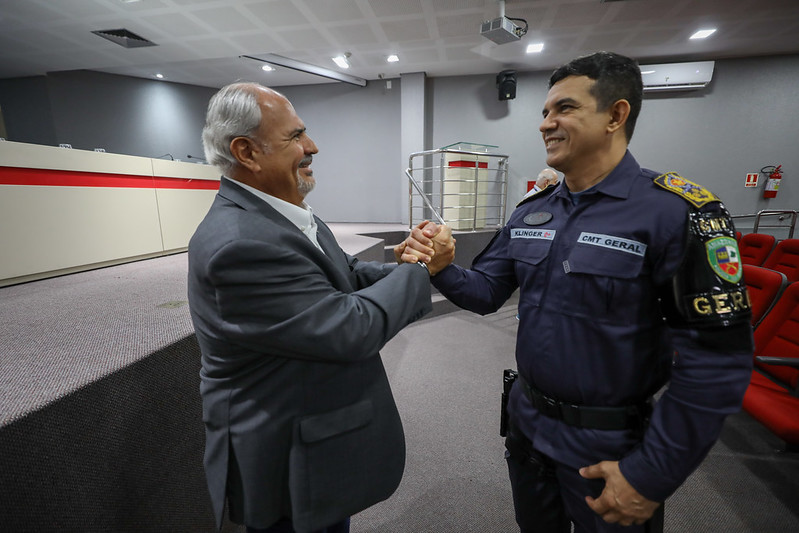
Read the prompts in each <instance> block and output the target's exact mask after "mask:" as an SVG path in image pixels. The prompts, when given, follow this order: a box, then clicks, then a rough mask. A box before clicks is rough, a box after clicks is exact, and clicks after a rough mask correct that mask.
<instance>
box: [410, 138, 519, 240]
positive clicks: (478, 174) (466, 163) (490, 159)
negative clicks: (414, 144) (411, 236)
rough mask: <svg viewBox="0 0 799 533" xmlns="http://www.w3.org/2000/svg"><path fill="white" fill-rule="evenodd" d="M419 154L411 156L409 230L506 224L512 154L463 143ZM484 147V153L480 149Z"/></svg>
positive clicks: (472, 228)
mask: <svg viewBox="0 0 799 533" xmlns="http://www.w3.org/2000/svg"><path fill="white" fill-rule="evenodd" d="M463 145H466V146H467V147H478V149H476V150H475V149H473V150H461V149H454V148H451V147H445V148H439V149H436V150H426V151H423V152H415V153H412V154H411V155H410V157H409V158H408V168H407V169H406V170H405V175H406V176H407V178H408V181H409V185H408V219H409V222H410V226H411V227H413V226H414V225H415V224H416V223H418V222H421V221H422V220H436V221H437V222H438V223H443V224H447V225H449V226H450V227H452V229H454V230H461V231H475V230H481V229H493V228H497V227H501V226H503V225H504V224H505V209H506V199H507V192H508V156H507V155H504V154H496V153H491V152H489V151H488V149H490V148H495V147H494V146H486V145H474V144H467V143H459V144H458V145H452V146H463ZM481 148H482V149H481Z"/></svg>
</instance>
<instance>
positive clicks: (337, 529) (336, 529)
mask: <svg viewBox="0 0 799 533" xmlns="http://www.w3.org/2000/svg"><path fill="white" fill-rule="evenodd" d="M247 533H294V527H292V524H291V520H289V519H287V518H283V519H281V520H280V521H279V522H277V523H276V524H272V525H271V526H269V527H268V528H266V529H256V528H254V527H248V528H247ZM314 533H350V519H349V518H347V519H344V520H342V521H341V522H338V523H336V524H333V525H330V526H327V527H326V528H324V529H320V530H319V531H314Z"/></svg>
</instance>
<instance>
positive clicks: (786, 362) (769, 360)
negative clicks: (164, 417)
mask: <svg viewBox="0 0 799 533" xmlns="http://www.w3.org/2000/svg"><path fill="white" fill-rule="evenodd" d="M755 359H756V360H757V362H758V363H765V364H767V365H777V366H791V367H794V368H799V357H768V356H765V355H758V356H757V357H755Z"/></svg>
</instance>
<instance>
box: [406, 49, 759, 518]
mask: <svg viewBox="0 0 799 533" xmlns="http://www.w3.org/2000/svg"><path fill="white" fill-rule="evenodd" d="M549 87H550V89H549V93H548V95H547V99H546V102H545V104H544V108H543V121H542V123H541V125H540V128H539V129H540V131H541V133H542V136H543V140H544V144H545V147H546V152H547V164H548V165H549V166H551V167H553V168H555V169H557V170H559V171H560V172H562V173H563V175H564V179H563V182H562V183H561V184H559V185H558V186H556V187H549V188H547V189H544V190H543V191H541V192H540V193H538V194H535V195H533V196H531V197H529V198H526V199H525V200H523V201H522V202H521V203H520V204H519V206H518V208H517V209H516V210H515V212H514V213H513V214H512V216H511V217H510V220H509V222H508V224H507V225H506V226H505V227H504V228H503V229H502V230H500V231H499V232H497V234H496V236H495V237H494V239H493V240H492V241H491V243H490V244H489V245H488V246H487V247H486V249H485V250H484V251H483V252H482V253H481V254H480V255H479V256H478V257H477V258H476V259H475V261H474V264H473V265H472V268H471V269H469V270H466V269H463V268H460V267H458V266H455V265H449V266H447V267H446V268H444V269H443V270H441V271H440V272H439V273H438V274H437V275H436V276H434V277H433V278H432V280H433V284H434V285H435V287H436V288H437V289H438V290H439V291H441V292H442V293H443V294H444V295H445V296H446V297H447V298H449V299H450V300H451V301H453V302H455V303H456V304H458V305H459V306H461V307H463V308H465V309H468V310H471V311H474V312H477V313H481V314H486V313H491V312H493V311H495V310H497V309H498V308H499V307H500V306H501V305H502V304H503V303H504V302H505V301H506V300H507V299H508V297H510V296H511V294H512V293H513V292H514V291H515V290H516V289H517V288H518V289H519V290H520V297H519V320H520V323H519V331H518V339H517V347H516V361H517V365H518V373H519V379H518V380H516V382H515V384H514V386H513V388H512V390H511V394H510V399H509V403H508V412H509V419H510V424H509V426H510V427H509V430H508V436H507V440H506V447H507V450H508V451H507V454H506V456H507V460H508V468H509V473H510V480H511V485H512V488H513V499H514V506H515V509H516V520H517V522H518V524H519V526H520V528H521V531H522V532H531V531H536V532H553V533H561V532H563V533H566V532H568V531H569V529H570V522H573V523H574V525H575V531H577V532H584V531H629V532H635V531H653V530H657V529H658V527H662V506H661V503H662V502H663V501H664V500H665V499H666V498H667V497H668V496H669V495H671V494H672V493H673V492H674V491H675V490H676V489H677V488H678V487H679V486H680V485H681V484H682V483H683V482H684V481H685V479H686V478H687V477H688V476H689V475H690V473H691V472H692V471H693V470H694V469H695V468H696V467H697V466H698V465H699V464H700V463H701V461H702V460H703V459H704V457H705V456H706V454H707V453H708V451H709V450H710V448H711V447H712V446H713V444H714V442H715V441H716V440H717V438H718V436H719V433H720V431H721V427H722V424H723V422H724V419H725V417H726V416H727V415H728V414H730V413H734V412H736V411H738V409H739V408H740V405H741V401H742V398H743V394H744V391H745V389H746V387H747V385H748V382H749V376H750V372H751V361H752V336H751V327H750V325H749V319H750V309H749V301H748V297H747V293H746V290H745V285H744V282H743V279H742V276H741V270H742V269H741V265H740V263H739V262H738V257H737V246H736V241H735V232H734V228H733V225H732V221H731V219H730V216H729V213H728V212H727V210H726V209H725V208H724V206H723V205H722V203H721V202H720V201H719V199H718V198H717V197H716V196H715V195H713V194H712V193H711V192H709V191H707V190H706V189H704V188H702V187H700V186H698V185H696V184H694V183H692V182H690V181H688V180H686V179H684V178H682V177H680V176H678V175H676V174H674V173H669V174H662V175H659V173H657V172H653V171H651V170H647V169H643V168H641V167H640V166H639V165H638V163H637V162H636V160H635V159H634V158H633V156H632V155H631V154H630V152H629V151H628V150H627V146H628V144H629V141H630V138H631V136H632V134H633V130H634V127H635V121H636V118H637V116H638V113H639V111H640V108H641V101H642V83H641V73H640V70H639V68H638V66H637V65H636V63H635V62H634V61H633V60H631V59H629V58H626V57H623V56H619V55H617V54H612V53H607V52H600V53H597V54H593V55H591V56H587V57H583V58H578V59H576V60H574V61H572V62H570V63H569V64H567V65H565V66H563V67H560V68H559V69H557V70H556V71H555V72H554V74H553V75H552V77H551V79H550V84H549ZM438 231H439V230H438V227H437V226H436V225H434V224H430V225H428V226H427V227H425V228H424V229H423V230H415V231H414V232H413V233H412V236H411V237H410V238H409V239H408V240H407V241H406V242H405V243H403V244H401V245H400V246H399V247H398V249H397V252H398V253H404V255H403V258H404V260H406V261H410V262H413V261H417V260H421V261H429V263H430V265H431V270H435V271H437V270H438V269H439V268H440V265H437V264H436V263H437V261H445V259H444V255H445V254H442V253H438V254H437V253H436V250H439V249H440V246H441V244H440V243H439V242H438V241H442V242H443V241H444V239H442V238H440V237H439V236H438ZM445 234H446V233H442V234H441V235H445ZM434 236H435V237H436V243H435V245H434V244H433V241H432V239H433V237H434ZM450 246H451V243H450ZM667 383H668V388H666V389H665V391H664V392H663V393H662V395H661V396H660V397H659V399H658V401H657V402H656V403H654V407H652V405H653V402H652V397H653V395H655V393H657V392H658V391H659V390H661V389H662V388H663V387H664V385H666V384H667ZM650 518H651V520H650ZM621 526H628V527H621Z"/></svg>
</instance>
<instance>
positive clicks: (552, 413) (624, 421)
mask: <svg viewBox="0 0 799 533" xmlns="http://www.w3.org/2000/svg"><path fill="white" fill-rule="evenodd" d="M519 385H521V387H522V390H523V391H524V394H525V396H527V399H528V400H530V403H532V404H533V407H535V408H536V410H538V412H540V413H541V414H542V415H544V416H548V417H549V418H554V419H556V420H561V421H563V422H564V423H566V424H569V425H570V426H576V427H579V428H586V429H601V430H621V429H642V428H644V427H645V426H646V424H647V422H648V419H649V415H650V413H651V412H652V406H651V403H650V402H644V403H641V404H638V405H626V406H621V407H589V406H586V405H575V404H571V403H567V402H561V401H560V400H556V399H554V398H550V397H549V396H547V395H546V394H544V393H543V392H541V391H540V390H538V389H536V388H535V387H533V386H531V385H530V384H529V383H527V381H525V379H524V378H522V376H521V375H519Z"/></svg>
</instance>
